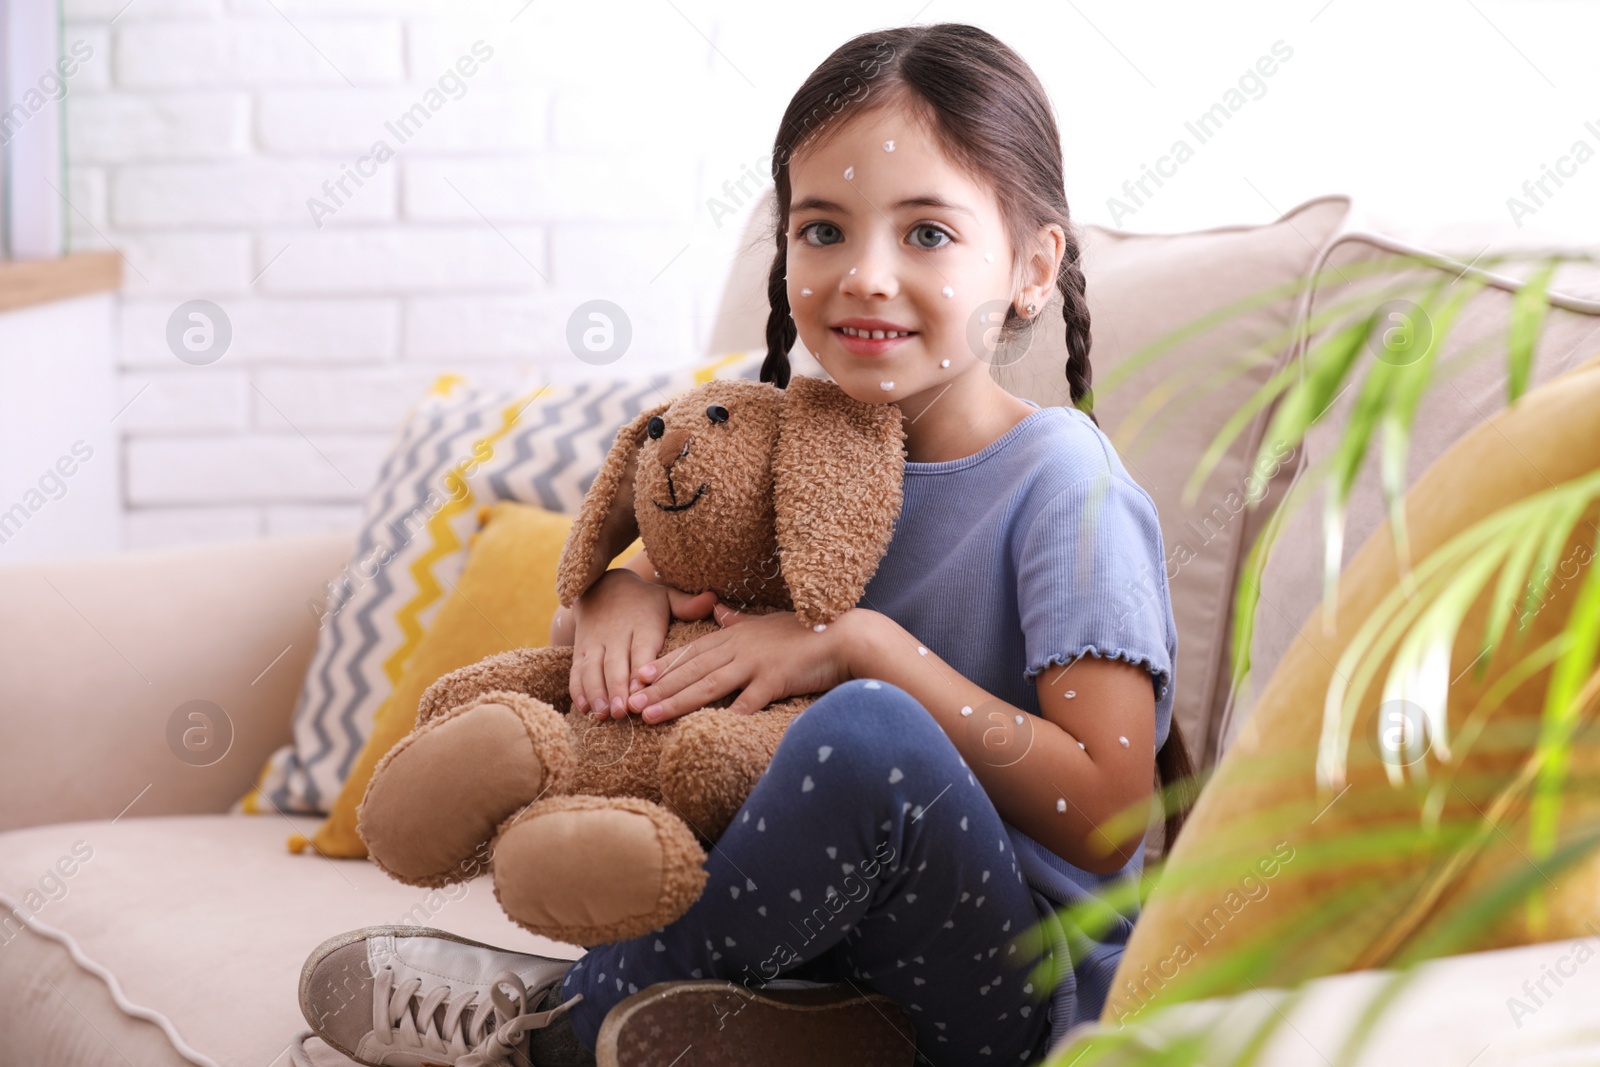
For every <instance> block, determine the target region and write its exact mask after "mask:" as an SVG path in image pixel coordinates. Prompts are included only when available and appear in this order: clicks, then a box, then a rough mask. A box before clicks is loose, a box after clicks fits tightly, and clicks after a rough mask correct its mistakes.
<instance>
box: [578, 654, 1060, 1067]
mask: <svg viewBox="0 0 1600 1067" xmlns="http://www.w3.org/2000/svg"><path fill="white" fill-rule="evenodd" d="M706 870H707V872H708V873H709V875H710V878H709V880H708V881H707V883H706V888H705V892H704V893H702V894H701V896H700V899H699V900H697V901H696V902H695V903H694V905H693V906H691V907H690V908H689V910H688V911H686V912H685V913H684V914H683V915H682V916H680V917H679V918H678V919H677V920H675V921H674V922H672V923H669V924H668V925H666V926H664V927H661V928H660V929H658V930H656V931H654V932H652V933H648V934H645V935H644V936H642V937H637V938H634V939H632V940H629V941H620V942H616V943H614V944H610V945H602V946H599V947H597V948H594V949H591V950H590V951H589V952H588V953H587V954H585V955H584V956H583V958H582V959H581V960H579V961H578V962H577V963H576V964H574V965H573V967H572V969H571V970H570V971H568V972H567V976H566V978H565V980H564V982H563V985H562V992H563V996H564V997H570V996H572V995H573V994H575V993H582V994H583V1000H581V1001H579V1002H578V1003H577V1004H576V1005H574V1006H573V1009H572V1022H573V1028H574V1030H575V1032H576V1034H577V1036H578V1038H579V1040H581V1041H583V1042H584V1043H585V1044H586V1045H588V1046H589V1047H590V1048H591V1049H592V1048H593V1047H594V1045H595V1040H596V1038H597V1037H598V1035H599V1032H600V1023H601V1020H602V1019H604V1017H605V1014H606V1012H607V1011H608V1010H609V1009H610V1008H611V1007H612V1006H613V1005H614V1004H616V1003H618V1002H619V1001H621V1000H622V999H623V998H625V997H627V996H629V995H630V994H632V993H636V992H638V991H639V990H641V989H643V988H645V987H646V986H649V985H651V984H652V983H655V982H665V981H679V980H683V979H690V978H721V979H726V980H728V981H732V982H738V983H741V984H743V985H746V986H748V987H750V988H758V987H759V986H760V985H761V984H762V983H763V982H765V981H767V980H769V979H772V978H775V977H778V976H780V975H782V976H783V977H785V978H802V979H809V980H812V981H822V982H849V983H851V984H853V985H855V986H857V987H858V988H859V989H861V990H863V991H867V990H875V991H877V992H880V993H882V994H884V995H885V996H888V997H889V998H890V999H892V1000H894V1001H895V1002H896V1003H898V1004H899V1005H901V1006H902V1007H903V1008H905V1009H906V1011H907V1012H909V1013H910V1017H911V1021H912V1023H913V1024H914V1026H915V1029H916V1039H917V1051H918V1054H919V1055H918V1062H919V1063H932V1064H941V1065H942V1064H967V1063H978V1062H989V1063H1033V1062H1035V1061H1037V1060H1039V1059H1042V1058H1043V1057H1044V1055H1045V1052H1046V1050H1047V1047H1048V1044H1049V1039H1050V1002H1049V993H1050V991H1049V990H1048V989H1044V988H1035V984H1034V983H1031V982H1029V980H1028V972H1029V970H1030V968H1031V966H1032V965H1033V964H1034V963H1036V962H1037V961H1038V958H1039V957H1038V955H1037V951H1038V950H1031V949H1030V948H1029V947H1028V945H1029V943H1030V942H1028V941H1026V940H1023V941H1018V940H1016V938H1017V935H1019V934H1021V933H1023V932H1024V931H1027V930H1028V929H1029V928H1030V927H1032V926H1033V925H1034V924H1035V923H1037V922H1038V920H1039V915H1038V911H1037V909H1036V908H1035V907H1034V903H1033V898H1032V895H1031V893H1030V892H1029V890H1028V888H1027V886H1026V884H1025V883H1024V882H1023V879H1022V874H1021V872H1020V871H1019V870H1018V867H1017V859H1016V856H1015V854H1014V853H1013V851H1012V848H1011V841H1010V839H1009V838H1008V837H1007V835H1006V831H1005V827H1004V825H1003V824H1002V823H1001V821H1000V815H999V813H998V812H996V811H995V809H994V804H993V803H992V802H991V801H990V800H989V796H988V794H987V793H985V792H984V790H983V786H982V785H980V784H979V783H978V781H977V779H976V778H975V777H974V776H973V774H972V772H971V771H970V770H968V768H967V765H966V763H965V761H964V760H962V758H961V755H960V753H959V752H957V750H956V747H955V746H954V745H953V744H952V743H951V742H950V739H949V738H948V737H947V736H945V733H944V731H943V730H942V729H940V727H939V725H938V723H936V722H934V720H933V718H932V717H931V716H930V715H929V714H928V713H927V711H925V710H924V709H923V707H922V705H921V704H919V703H918V702H917V701H916V699H915V698H913V697H912V696H911V695H910V694H909V693H907V692H906V691H905V690H903V689H901V688H899V687H898V686H895V685H891V684H890V683H888V682H880V681H871V680H863V679H857V680H855V681H851V682H846V683H845V684H843V685H840V686H837V687H836V688H834V689H832V690H830V691H829V692H828V693H826V694H824V695H823V696H822V697H821V698H820V699H818V700H817V702H816V703H815V704H812V705H811V706H810V707H809V708H807V709H806V710H805V711H804V712H802V713H801V714H800V715H799V716H798V717H797V718H796V719H795V721H794V723H793V724H792V725H791V726H790V727H789V730H788V732H787V733H785V734H784V738H783V742H782V743H781V744H780V745H779V746H778V750H777V753H776V755H775V756H774V757H773V760H772V765H771V766H770V767H769V768H768V769H767V771H766V773H765V774H764V775H762V777H761V779H760V781H758V782H757V783H756V786H755V789H754V790H752V791H751V794H750V797H749V799H747V800H746V801H745V804H744V806H743V807H742V808H741V809H740V810H739V813H738V814H737V815H735V816H734V819H733V823H732V824H731V825H730V826H729V827H728V829H727V831H726V832H725V833H724V834H723V835H722V837H721V839H720V840H718V842H717V845H716V847H715V848H714V849H712V851H711V855H710V857H709V858H708V860H707V862H706ZM1046 951H1048V950H1046ZM729 1024H730V1025H732V1024H733V1021H732V1020H730V1021H729Z"/></svg>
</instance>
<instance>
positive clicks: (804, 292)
mask: <svg viewBox="0 0 1600 1067" xmlns="http://www.w3.org/2000/svg"><path fill="white" fill-rule="evenodd" d="M800 295H801V296H810V295H811V290H810V289H802V290H800Z"/></svg>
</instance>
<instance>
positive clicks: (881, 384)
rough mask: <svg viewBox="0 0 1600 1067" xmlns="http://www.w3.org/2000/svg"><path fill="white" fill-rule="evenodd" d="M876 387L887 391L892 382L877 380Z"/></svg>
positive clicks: (892, 384) (892, 385)
mask: <svg viewBox="0 0 1600 1067" xmlns="http://www.w3.org/2000/svg"><path fill="white" fill-rule="evenodd" d="M878 388H879V389H882V390H883V391H884V392H886V393H887V392H888V391H889V390H891V389H893V388H894V383H893V382H879V383H878Z"/></svg>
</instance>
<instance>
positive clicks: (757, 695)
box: [728, 680, 772, 715]
mask: <svg viewBox="0 0 1600 1067" xmlns="http://www.w3.org/2000/svg"><path fill="white" fill-rule="evenodd" d="M770 703H772V698H771V697H769V696H767V695H766V694H765V693H763V692H762V691H761V689H760V683H759V682H757V681H754V680H752V681H751V683H750V684H749V685H747V686H745V687H744V692H742V693H740V694H739V696H738V699H736V700H735V701H734V702H733V703H732V704H729V705H728V710H729V711H731V712H733V713H734V714H736V715H749V714H751V713H752V712H757V711H760V710H761V709H762V708H764V707H766V706H767V705H768V704H770Z"/></svg>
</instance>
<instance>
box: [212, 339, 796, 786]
mask: <svg viewBox="0 0 1600 1067" xmlns="http://www.w3.org/2000/svg"><path fill="white" fill-rule="evenodd" d="M764 355H765V354H764V353H744V352H738V353H734V354H733V355H729V356H725V357H723V358H721V359H718V360H714V361H712V362H710V363H708V364H705V365H704V366H701V367H697V368H694V369H691V370H683V371H677V372H670V373H665V374H658V375H653V376H651V377H649V378H645V379H643V380H638V381H632V382H623V381H601V380H594V381H584V382H578V383H575V384H571V385H547V386H541V387H538V388H530V389H527V390H522V391H517V390H505V389H499V390H474V389H471V388H469V387H468V386H467V384H466V382H465V380H464V379H463V378H461V377H459V376H457V375H445V376H443V377H441V378H440V379H439V380H438V381H436V382H435V383H434V385H433V387H432V388H431V389H430V390H429V392H428V395H427V396H426V397H424V398H423V399H422V400H421V401H420V402H419V403H418V404H417V405H416V406H415V407H414V408H413V409H412V410H411V412H410V413H409V414H408V415H407V416H406V419H405V422H404V425H403V426H402V428H401V430H400V434H399V436H398V438H397V439H396V441H395V444H394V446H393V448H392V449H391V450H390V453H389V455H388V457H387V458H386V459H385V460H384V463H383V466H382V468H381V469H380V471H379V474H378V481H377V484H376V485H375V486H373V488H372V490H371V491H370V492H369V493H368V495H367V507H366V514H365V516H364V519H363V522H362V526H361V531H360V536H359V538H358V539H357V542H356V549H355V552H354V554H353V555H352V556H351V559H350V562H349V563H348V564H346V566H345V567H344V569H343V571H342V572H341V573H340V574H339V575H337V576H335V578H334V579H333V580H332V581H330V582H328V583H327V598H326V601H325V604H324V607H323V614H322V621H321V628H320V630H319V632H318V635H317V648H316V652H315V653H314V654H313V656H312V659H311V666H310V669H309V670H308V671H307V672H306V679H305V682H304V684H303V685H302V687H301V692H300V701H299V703H298V705H297V706H296V708H295V713H294V719H293V725H292V729H293V740H292V741H291V742H290V743H289V744H287V745H285V746H284V747H282V748H281V749H279V750H278V751H277V752H275V753H273V755H272V756H271V757H270V758H269V759H268V760H267V763H266V766H265V767H264V768H263V769H262V771H261V775H260V777H259V778H258V780H257V782H256V786H255V788H254V789H252V790H251V791H250V792H249V793H247V794H246V795H245V796H244V797H243V798H241V799H240V800H239V801H238V803H236V804H235V805H234V808H233V810H234V811H242V812H251V813H255V812H262V811H269V810H274V809H275V810H277V811H282V812H299V813H305V814H326V813H327V810H328V806H329V805H330V804H332V803H333V801H334V799H335V798H336V797H337V796H338V795H339V790H340V788H341V786H342V785H343V784H344V779H345V775H346V774H348V773H349V770H350V767H351V766H352V764H354V762H355V759H356V756H357V755H358V754H359V753H360V752H361V747H362V745H364V744H365V743H366V739H367V736H368V735H369V734H370V733H371V731H372V721H373V716H374V714H375V713H376V712H377V710H378V706H379V705H380V704H382V703H383V701H384V699H385V698H387V697H388V695H389V693H390V692H391V691H392V690H393V688H394V685H395V683H396V682H397V681H398V680H399V678H400V676H401V673H402V672H403V671H404V669H405V664H406V659H407V658H408V657H409V656H410V654H411V652H412V650H413V649H415V648H416V646H417V643H418V642H419V641H420V640H421V639H422V635H423V633H424V631H425V630H426V629H427V627H428V624H429V623H430V622H431V621H432V619H433V616H434V615H435V614H436V613H437V611H438V610H439V608H440V607H441V606H442V605H443V603H444V600H445V597H446V596H447V595H448V594H449V591H450V589H451V588H453V587H454V584H455V581H456V579H457V578H458V577H460V575H461V571H462V569H463V567H464V566H465V563H466V545H467V539H468V538H469V537H470V536H471V534H472V533H473V531H475V530H476V529H477V524H478V520H477V512H478V509H479V508H480V507H481V506H482V505H484V504H487V503H492V502H493V501H495V500H503V499H510V500H517V501H521V502H523V503H527V504H536V505H538V506H540V507H543V508H546V509H548V510H550V511H557V512H561V513H564V514H569V515H571V514H576V513H577V511H578V507H579V505H580V504H581V503H582V501H583V497H584V494H585V493H587V492H588V490H589V486H590V485H591V484H592V483H593V482H594V479H595V475H596V474H597V473H599V470H600V464H601V463H602V462H603V461H604V459H605V456H606V453H607V452H608V451H609V450H610V448H611V444H612V442H613V441H614V440H615V439H616V434H617V430H618V429H619V428H621V426H622V425H623V424H624V423H625V422H627V421H628V420H629V419H631V418H633V417H634V416H635V415H637V414H638V413H639V412H640V411H643V410H644V409H645V408H647V407H650V406H651V405H653V404H657V403H659V402H661V401H663V400H666V399H669V398H671V397H673V396H676V395H677V394H678V393H681V392H683V391H685V390H688V389H692V388H694V387H695V386H697V385H700V384H703V383H704V382H707V381H710V380H712V379H713V378H749V379H752V380H759V379H760V377H761V363H762V360H763V358H764Z"/></svg>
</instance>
